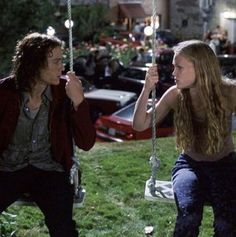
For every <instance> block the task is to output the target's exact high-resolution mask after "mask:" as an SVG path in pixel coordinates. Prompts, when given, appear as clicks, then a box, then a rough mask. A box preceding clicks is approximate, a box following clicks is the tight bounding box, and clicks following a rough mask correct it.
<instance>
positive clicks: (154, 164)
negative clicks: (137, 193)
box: [149, 0, 160, 193]
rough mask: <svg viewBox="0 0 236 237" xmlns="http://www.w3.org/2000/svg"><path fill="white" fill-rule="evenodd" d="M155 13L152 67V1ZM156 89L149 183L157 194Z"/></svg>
mask: <svg viewBox="0 0 236 237" xmlns="http://www.w3.org/2000/svg"><path fill="white" fill-rule="evenodd" d="M152 5H153V13H152V20H153V23H152V66H154V65H155V64H156V0H152ZM155 102H156V88H153V89H152V111H153V113H152V155H151V158H150V164H151V166H152V175H151V179H150V182H149V187H150V191H151V192H152V193H154V192H155V183H156V176H157V171H158V168H159V166H160V160H159V159H157V146H156V113H155V112H154V111H155Z"/></svg>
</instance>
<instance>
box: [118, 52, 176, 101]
mask: <svg viewBox="0 0 236 237" xmlns="http://www.w3.org/2000/svg"><path fill="white" fill-rule="evenodd" d="M173 56H174V52H173V50H172V49H160V50H158V52H157V54H156V58H155V60H156V63H157V67H158V73H159V78H160V80H159V82H158V84H157V90H156V95H157V97H160V96H162V95H163V93H164V92H165V91H166V90H167V89H168V88H169V87H171V86H173V85H174V84H175V81H174V78H173V76H172V71H173V65H172V59H173ZM151 62H152V55H151V54H150V53H146V54H144V55H143V61H142V62H140V61H139V62H132V65H131V66H129V67H127V68H125V69H123V70H122V71H121V72H120V74H119V75H118V76H117V78H115V79H114V88H116V89H118V88H119V89H124V90H128V91H133V92H135V93H137V94H138V95H139V94H140V92H141V91H142V88H143V85H144V81H145V75H146V72H147V70H148V67H149V66H150V65H151Z"/></svg>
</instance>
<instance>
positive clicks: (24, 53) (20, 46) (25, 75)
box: [12, 32, 62, 92]
mask: <svg viewBox="0 0 236 237" xmlns="http://www.w3.org/2000/svg"><path fill="white" fill-rule="evenodd" d="M56 47H62V41H61V40H60V39H58V38H57V37H55V36H49V35H46V34H40V33H37V32H35V33H30V34H28V35H26V36H25V37H24V38H23V39H22V40H20V41H18V43H17V45H16V49H15V55H14V56H13V60H12V61H13V67H12V75H13V77H14V78H15V80H16V85H17V88H18V89H19V90H21V91H29V92H30V91H31V90H32V88H33V86H34V85H35V83H36V81H37V79H38V78H39V75H40V70H41V69H42V68H44V67H46V66H47V57H48V55H49V54H50V53H52V50H53V49H54V48H56Z"/></svg>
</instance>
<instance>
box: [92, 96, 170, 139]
mask: <svg viewBox="0 0 236 237" xmlns="http://www.w3.org/2000/svg"><path fill="white" fill-rule="evenodd" d="M150 106H151V100H150V101H149V107H150ZM134 107H135V102H134V103H131V104H130V105H128V106H126V107H124V108H122V109H121V110H119V111H117V112H115V113H113V114H112V115H109V116H101V117H100V118H99V119H98V120H97V121H96V123H95V127H96V131H97V139H98V141H116V142H123V141H129V140H143V139H150V138H152V129H151V128H149V129H147V130H145V131H143V132H137V131H135V130H134V129H133V127H132V121H133V113H134ZM156 132H157V137H166V136H173V135H174V126H173V113H172V112H170V113H169V114H168V115H167V117H166V118H165V119H164V120H163V121H162V122H161V123H160V124H159V125H158V126H157V129H156Z"/></svg>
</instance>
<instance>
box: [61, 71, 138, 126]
mask: <svg viewBox="0 0 236 237" xmlns="http://www.w3.org/2000/svg"><path fill="white" fill-rule="evenodd" d="M61 78H62V79H66V76H65V75H62V76H61ZM79 78H80V80H81V82H82V85H83V89H84V97H85V98H86V100H87V101H88V103H89V106H90V114H91V118H92V121H93V122H94V123H95V121H96V120H97V119H98V117H100V116H102V115H109V114H112V113H114V112H115V111H117V110H119V109H121V108H123V107H125V106H126V105H128V104H130V103H132V102H134V101H136V99H137V95H136V93H134V92H130V91H121V90H111V89H98V88H96V87H95V86H94V85H92V84H91V83H89V82H88V81H87V80H86V79H84V78H83V77H79Z"/></svg>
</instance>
